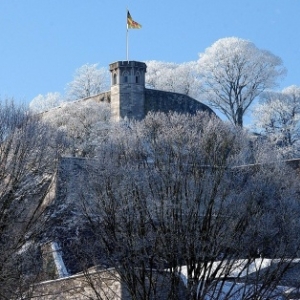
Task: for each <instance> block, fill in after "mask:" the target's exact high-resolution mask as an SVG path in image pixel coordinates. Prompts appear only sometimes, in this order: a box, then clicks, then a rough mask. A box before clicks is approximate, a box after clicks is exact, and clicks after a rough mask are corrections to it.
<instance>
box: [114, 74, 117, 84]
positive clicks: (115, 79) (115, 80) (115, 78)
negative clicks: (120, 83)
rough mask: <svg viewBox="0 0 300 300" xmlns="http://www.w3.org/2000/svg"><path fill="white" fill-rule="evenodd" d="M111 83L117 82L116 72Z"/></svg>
mask: <svg viewBox="0 0 300 300" xmlns="http://www.w3.org/2000/svg"><path fill="white" fill-rule="evenodd" d="M113 84H117V74H116V73H115V74H114V76H113Z"/></svg>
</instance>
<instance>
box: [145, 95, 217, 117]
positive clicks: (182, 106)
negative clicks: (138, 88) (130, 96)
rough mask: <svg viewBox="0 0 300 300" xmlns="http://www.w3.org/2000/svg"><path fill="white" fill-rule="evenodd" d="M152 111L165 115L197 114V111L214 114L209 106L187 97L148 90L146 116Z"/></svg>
mask: <svg viewBox="0 0 300 300" xmlns="http://www.w3.org/2000/svg"><path fill="white" fill-rule="evenodd" d="M150 111H154V112H158V111H160V112H164V113H169V112H170V111H172V112H178V113H184V114H186V113H188V114H195V113H196V112H197V111H207V112H208V113H212V114H214V112H213V111H212V110H211V109H210V108H209V107H208V106H206V105H205V104H203V103H201V102H199V101H197V100H195V99H193V98H191V97H189V96H187V95H184V94H179V93H172V92H165V91H159V90H152V89H146V90H145V115H147V113H148V112H150Z"/></svg>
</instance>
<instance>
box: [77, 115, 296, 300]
mask: <svg viewBox="0 0 300 300" xmlns="http://www.w3.org/2000/svg"><path fill="white" fill-rule="evenodd" d="M244 138H245V137H244V133H243V132H242V131H241V130H240V129H239V128H234V127H231V126H229V125H226V124H223V123H221V122H220V121H219V120H217V119H214V118H213V117H209V116H207V115H205V114H203V113H201V114H198V115H196V116H183V115H178V114H170V115H164V114H156V115H154V114H150V115H148V116H147V117H146V118H145V120H144V121H143V122H141V123H134V122H132V123H129V124H124V126H121V125H120V127H119V128H117V129H116V131H114V132H113V133H112V135H111V137H110V139H108V140H107V142H106V143H105V144H103V145H102V147H101V148H100V149H99V152H98V155H97V157H98V158H97V159H96V160H93V162H91V163H88V162H87V165H86V169H85V170H86V172H85V173H84V174H85V175H84V176H83V178H82V181H81V182H80V186H81V191H82V192H81V193H80V201H77V203H78V205H79V208H80V211H81V214H82V216H83V219H82V220H84V222H83V223H84V227H82V229H81V230H83V231H84V230H85V234H84V235H81V236H82V238H81V239H78V240H77V241H76V242H74V243H73V244H72V249H73V251H74V255H75V256H77V258H78V259H79V261H80V262H81V263H82V267H83V268H84V269H85V270H86V273H87V274H88V268H89V266H90V264H91V262H93V263H94V264H98V265H99V266H100V268H101V267H102V268H107V267H114V270H116V271H117V273H118V276H119V277H118V278H119V280H120V281H121V282H122V283H123V285H124V289H125V290H126V293H127V294H129V295H130V297H131V299H153V298H155V299H193V300H194V299H195V300H196V299H197V300H198V299H208V298H212V299H235V298H234V297H236V299H258V298H265V299H278V297H279V295H280V294H282V291H279V290H277V286H278V285H279V283H282V280H283V276H284V274H285V272H286V271H287V270H288V269H289V268H290V267H291V266H292V263H293V259H294V258H295V257H297V255H298V251H299V249H298V245H299V237H298V235H297V232H298V229H297V230H296V228H299V226H300V224H299V216H298V211H299V208H300V207H299V201H297V199H298V193H299V190H298V188H297V180H296V179H295V178H296V176H295V174H294V173H293V171H292V170H289V169H286V167H285V166H284V165H283V164H280V163H274V162H273V163H269V164H254V165H251V166H242V167H237V166H236V161H239V162H240V155H243V152H244V150H245V149H244V148H243V147H244V146H245V144H246V143H245V142H244ZM253 151H254V150H253ZM254 157H255V155H254ZM82 226H83V225H82ZM84 245H88V247H84ZM97 254H98V255H97ZM158 274H159V276H158ZM182 278H185V279H184V280H182ZM183 281H184V283H185V286H186V287H185V288H183V285H182V283H183ZM162 286H163V287H164V289H163V290H162ZM95 299H101V298H96V296H95Z"/></svg>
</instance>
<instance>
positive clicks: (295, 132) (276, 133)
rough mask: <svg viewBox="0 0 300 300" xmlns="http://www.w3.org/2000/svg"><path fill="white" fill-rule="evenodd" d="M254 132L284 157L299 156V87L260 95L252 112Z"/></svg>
mask: <svg viewBox="0 0 300 300" xmlns="http://www.w3.org/2000/svg"><path fill="white" fill-rule="evenodd" d="M253 117H254V124H255V127H256V130H257V131H259V132H260V133H262V134H263V135H265V136H267V138H268V139H269V140H270V141H272V142H273V143H274V144H275V145H276V146H278V147H279V149H280V150H281V152H282V154H284V156H285V157H295V156H299V154H300V87H298V86H295V85H292V86H289V87H287V88H285V89H283V90H282V91H280V92H275V91H268V92H265V93H263V94H262V95H261V98H260V103H259V104H257V105H256V106H255V108H254V110H253Z"/></svg>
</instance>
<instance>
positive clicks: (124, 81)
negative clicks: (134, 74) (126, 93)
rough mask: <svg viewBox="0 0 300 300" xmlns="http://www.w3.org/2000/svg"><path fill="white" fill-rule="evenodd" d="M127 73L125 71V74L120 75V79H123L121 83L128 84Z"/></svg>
mask: <svg viewBox="0 0 300 300" xmlns="http://www.w3.org/2000/svg"><path fill="white" fill-rule="evenodd" d="M128 75H129V74H128V72H127V71H125V72H123V74H122V77H123V83H128Z"/></svg>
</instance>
